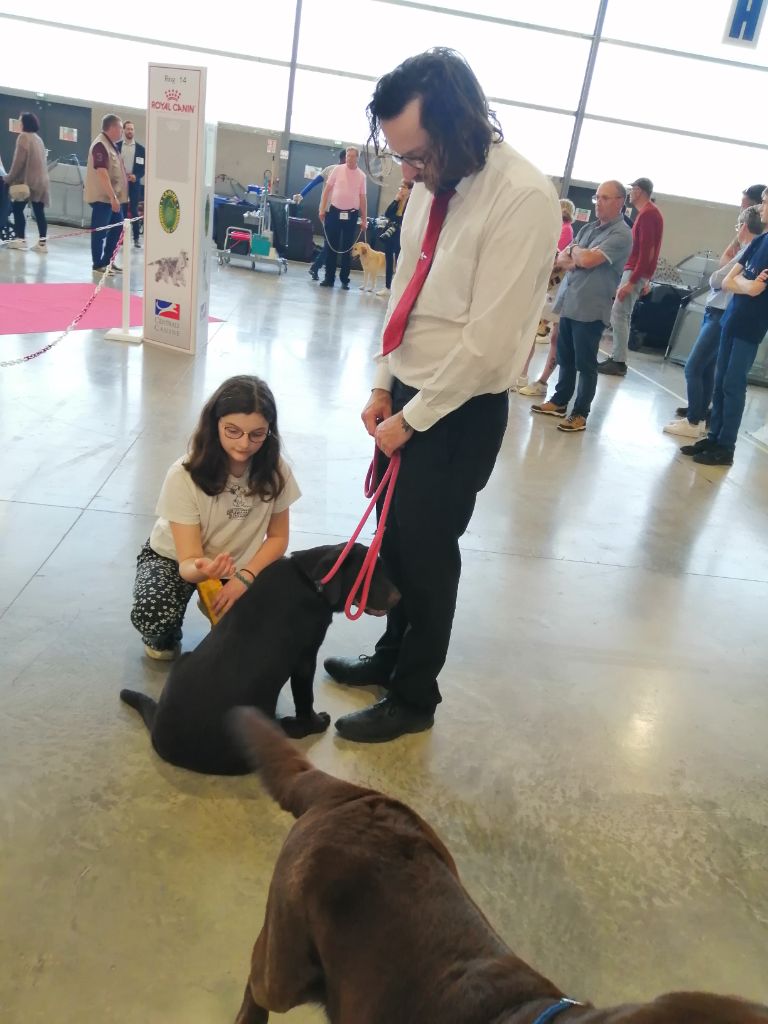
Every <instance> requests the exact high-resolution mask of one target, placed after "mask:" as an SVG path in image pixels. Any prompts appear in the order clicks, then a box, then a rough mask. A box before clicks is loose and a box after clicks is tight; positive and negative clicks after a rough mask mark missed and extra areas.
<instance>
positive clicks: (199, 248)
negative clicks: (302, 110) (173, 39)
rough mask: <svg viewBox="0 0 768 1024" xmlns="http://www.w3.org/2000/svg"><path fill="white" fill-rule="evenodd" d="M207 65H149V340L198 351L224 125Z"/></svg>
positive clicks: (146, 227)
mask: <svg viewBox="0 0 768 1024" xmlns="http://www.w3.org/2000/svg"><path fill="white" fill-rule="evenodd" d="M205 86H206V69H205V68H192V67H179V66H177V65H171V64H150V65H149V102H148V105H147V169H146V174H145V177H144V254H145V255H144V340H145V341H147V342H150V343H152V344H155V345H162V346H164V347H165V348H170V349H173V350H175V351H177V352H185V353H187V354H188V355H191V354H192V353H193V352H194V351H195V350H196V348H197V345H198V344H199V343H201V342H205V340H206V339H207V336H208V298H209V292H210V267H209V263H210V259H211V229H212V220H213V178H214V167H215V147H216V130H215V128H214V127H213V126H211V125H206V124H205Z"/></svg>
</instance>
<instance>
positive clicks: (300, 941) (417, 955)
mask: <svg viewBox="0 0 768 1024" xmlns="http://www.w3.org/2000/svg"><path fill="white" fill-rule="evenodd" d="M230 728H232V730H233V733H235V734H236V735H237V736H238V738H239V741H240V743H241V745H242V749H243V750H244V751H245V752H246V754H247V756H248V758H249V760H250V762H251V764H252V765H253V767H254V769H257V770H260V771H261V774H262V778H263V781H264V784H265V785H266V788H267V790H268V791H269V793H270V794H271V795H272V796H273V797H274V798H275V800H277V802H278V803H279V804H280V806H281V807H282V808H283V810H286V811H289V812H290V813H291V814H293V815H294V817H296V818H298V821H297V822H296V824H295V825H294V826H293V828H292V829H291V831H290V832H289V834H288V838H287V839H286V841H285V844H284V845H283V848H282V850H281V852H280V855H279V856H278V859H277V864H276V865H275V870H274V874H273V876H272V883H271V885H270V890H269V897H268V900H267V910H266V918H265V921H264V925H263V927H262V929H261V934H260V935H259V937H258V939H257V940H256V945H255V946H254V949H253V954H252V957H251V971H250V976H249V978H248V983H247V985H246V988H245V997H244V999H243V1005H242V1007H241V1009H240V1012H239V1013H238V1015H237V1021H236V1024H264V1022H265V1021H267V1020H268V1018H269V1011H270V1010H274V1011H275V1012H276V1013H286V1012H287V1011H288V1010H290V1009H291V1008H292V1007H294V1006H299V1005H300V1004H303V1003H318V1004H320V1005H321V1006H323V1007H324V1008H325V1011H326V1013H327V1015H328V1017H329V1019H330V1021H331V1022H332V1024H536V1022H538V1024H543V1022H544V1021H549V1020H551V1019H552V1018H555V1020H556V1024H598V1022H600V1024H619V1022H620V1024H768V1008H767V1007H763V1006H757V1005H755V1004H750V1003H747V1002H743V1001H741V1000H739V999H732V998H727V997H723V996H715V995H704V994H702V993H697V992H673V993H671V994H669V995H663V996H659V997H658V998H657V999H655V1000H654V1001H653V1002H650V1003H643V1004H625V1005H623V1006H619V1007H614V1008H612V1009H607V1010H599V1009H596V1008H594V1007H593V1006H591V1005H589V1004H578V1003H577V1004H574V1003H573V1002H572V1001H571V1000H567V999H565V998H564V997H563V993H562V992H561V991H560V989H559V988H557V986H556V985H554V984H553V983H552V982H551V981H548V980H547V979H546V978H544V977H542V975H540V974H538V973H537V972H536V971H535V970H533V968H531V967H529V966H528V965H527V964H525V963H524V962H523V961H522V960H520V959H518V957H516V956H515V955H514V953H512V952H511V950H510V949H509V948H508V947H507V946H506V945H505V943H504V942H503V940H502V939H501V938H500V937H499V936H498V935H497V934H496V932H495V931H494V930H493V928H492V927H491V925H490V924H489V922H488V921H487V920H486V918H485V917H484V915H483V913H482V912H481V911H480V909H479V908H478V907H477V906H476V905H475V903H474V902H473V901H472V899H471V898H470V897H469V895H468V894H467V892H466V890H465V889H464V888H463V886H462V884H461V882H460V880H459V876H458V873H457V871H456V865H455V864H454V862H453V859H452V857H451V855H450V853H449V852H448V850H447V849H446V848H445V846H444V845H443V844H442V842H441V841H440V839H439V838H438V837H437V835H435V833H434V832H433V831H432V829H431V828H430V827H429V825H428V824H427V823H426V822H425V821H423V820H422V819H421V818H420V817H419V816H418V814H416V813H415V812H414V811H412V810H411V809H410V808H409V807H407V806H405V804H401V803H399V802H398V801H397V800H392V799H390V798H389V797H386V796H384V795H382V794H381V793H377V792H376V791H375V790H371V789H362V788H361V787H360V786H354V785H352V784H350V783H348V782H342V781H340V780H339V779H335V778H333V777H332V776H331V775H326V774H325V772H321V771H319V770H318V769H317V768H313V766H312V765H311V764H310V763H309V761H307V760H306V758H305V757H303V756H302V754H301V753H300V752H299V751H298V750H296V749H295V748H294V747H293V746H292V744H291V743H289V742H288V741H287V740H286V739H285V737H284V736H283V735H282V734H281V733H280V732H279V731H278V730H277V729H275V727H274V726H273V725H272V724H271V723H270V722H269V721H267V719H265V718H264V717H263V716H262V715H259V714H258V712H255V711H252V710H251V709H247V708H243V709H238V710H237V711H235V712H233V713H232V715H231V716H230Z"/></svg>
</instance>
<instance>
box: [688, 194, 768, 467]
mask: <svg viewBox="0 0 768 1024" xmlns="http://www.w3.org/2000/svg"><path fill="white" fill-rule="evenodd" d="M760 216H761V218H762V220H763V223H764V224H765V223H766V222H767V221H768V189H766V190H765V191H764V192H763V201H762V204H761V206H760ZM723 291H726V292H733V298H732V299H731V302H730V305H729V306H728V308H727V309H726V311H725V315H724V316H723V319H722V320H721V321H720V328H721V334H720V348H719V349H718V353H717V367H716V368H715V393H714V397H713V401H712V418H711V420H710V424H709V433H708V434H707V436H706V437H704V438H702V439H701V440H700V441H697V442H696V444H690V445H684V446H683V447H682V448H681V449H680V451H681V452H682V453H683V455H692V456H693V461H694V462H700V463H703V464H704V465H705V466H731V465H732V464H733V452H734V449H735V447H736V438H737V437H738V433H739V427H740V425H741V417H742V416H743V415H744V405H745V403H746V399H747V377H748V376H749V371H750V369H751V368H752V364H753V363H754V361H755V357H756V356H757V350H758V347H759V346H760V342H761V341H762V340H763V338H764V337H765V334H766V331H768V234H763V235H760V236H759V237H758V238H756V239H755V240H754V241H753V242H750V244H749V245H748V246H747V248H746V249H745V251H744V253H743V255H742V256H740V257H739V261H738V262H737V263H736V265H735V266H734V267H733V269H732V270H731V271H730V273H729V274H728V276H727V277H726V279H725V280H724V281H723Z"/></svg>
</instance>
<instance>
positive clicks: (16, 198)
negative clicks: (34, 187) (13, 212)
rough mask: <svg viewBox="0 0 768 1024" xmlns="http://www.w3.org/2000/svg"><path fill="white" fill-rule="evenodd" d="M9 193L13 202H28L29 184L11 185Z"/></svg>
mask: <svg viewBox="0 0 768 1024" xmlns="http://www.w3.org/2000/svg"><path fill="white" fill-rule="evenodd" d="M8 194H9V195H10V197H11V202H12V203H26V201H27V200H28V199H29V185H9V186H8Z"/></svg>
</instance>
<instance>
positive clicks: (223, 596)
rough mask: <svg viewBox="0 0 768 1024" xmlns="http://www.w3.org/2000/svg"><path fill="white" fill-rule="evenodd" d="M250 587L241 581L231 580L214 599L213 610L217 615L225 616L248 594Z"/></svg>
mask: <svg viewBox="0 0 768 1024" xmlns="http://www.w3.org/2000/svg"><path fill="white" fill-rule="evenodd" d="M247 589H248V587H246V585H245V584H244V583H241V582H240V580H236V579H231V580H228V582H227V583H225V584H224V586H223V587H222V588H221V590H220V591H219V592H218V594H217V595H216V597H215V598H214V599H213V610H214V611H215V612H216V614H217V615H225V614H226V613H227V612H228V611H229V609H230V608H231V607H232V605H233V604H234V603H235V601H238V600H239V599H240V598H241V597H242V596H243V594H244V593H245V592H246V590H247Z"/></svg>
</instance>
